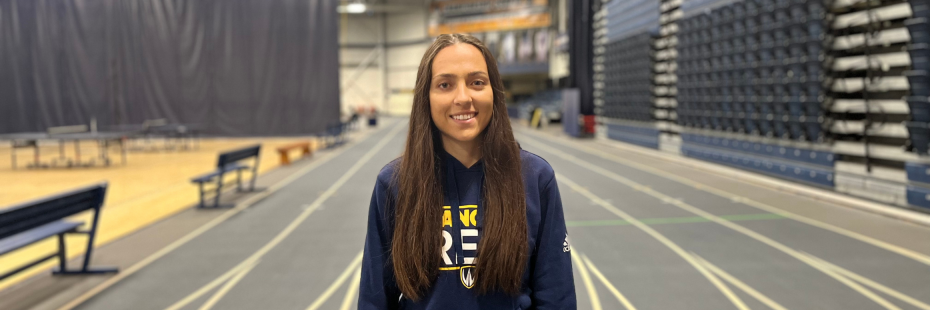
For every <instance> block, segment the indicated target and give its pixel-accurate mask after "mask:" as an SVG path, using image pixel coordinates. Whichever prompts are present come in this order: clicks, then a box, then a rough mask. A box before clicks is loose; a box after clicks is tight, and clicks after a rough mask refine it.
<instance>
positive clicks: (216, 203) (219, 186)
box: [213, 173, 223, 208]
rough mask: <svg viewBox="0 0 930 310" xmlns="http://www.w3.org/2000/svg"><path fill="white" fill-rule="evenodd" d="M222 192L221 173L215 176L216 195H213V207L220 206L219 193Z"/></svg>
mask: <svg viewBox="0 0 930 310" xmlns="http://www.w3.org/2000/svg"><path fill="white" fill-rule="evenodd" d="M222 192H223V173H220V175H219V176H217V177H216V196H214V197H213V207H214V208H219V207H220V193H222Z"/></svg>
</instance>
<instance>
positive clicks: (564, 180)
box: [555, 173, 745, 309]
mask: <svg viewBox="0 0 930 310" xmlns="http://www.w3.org/2000/svg"><path fill="white" fill-rule="evenodd" d="M555 178H556V180H557V181H558V182H559V184H563V183H564V184H565V185H568V187H570V188H572V189H574V190H575V191H576V192H578V193H579V194H581V195H583V196H585V197H587V198H588V199H590V200H591V201H594V202H595V203H597V204H598V205H600V206H601V207H602V208H604V209H606V210H607V211H609V212H610V213H613V214H614V215H617V216H619V217H620V218H622V219H623V220H625V221H627V222H628V223H630V224H632V225H633V226H636V228H639V229H640V230H642V231H643V232H645V233H646V234H648V235H650V236H652V238H655V239H656V240H658V241H659V242H660V243H662V244H663V245H665V246H666V247H668V248H669V249H671V250H672V252H675V254H678V256H680V257H681V258H682V259H684V260H685V261H687V262H688V264H691V267H694V269H696V270H697V271H698V272H699V273H701V275H703V276H704V278H706V279H707V281H710V283H711V284H713V285H714V287H716V288H717V290H719V291H720V293H722V294H723V296H725V297H726V298H727V299H728V300H730V302H731V303H733V305H734V306H736V307H737V308H740V306H739V305H741V304H743V302H742V301H741V300H739V298H738V297H736V296H735V295H733V293H732V292H730V289H729V288H727V287H726V285H723V283H721V282H720V280H718V279H717V278H716V277H714V275H713V274H711V273H710V272H708V271H707V270H706V269H704V268H703V267H702V266H701V265H699V264H698V263H697V261H695V260H694V258H692V257H691V255H689V254H688V252H685V250H684V249H682V248H681V246H679V245H678V244H676V243H675V242H672V240H669V239H668V238H667V237H665V235H663V234H661V233H659V232H658V231H656V230H655V229H653V228H652V227H649V226H648V225H646V224H644V223H643V222H641V221H639V220H638V219H636V218H634V217H633V216H631V215H629V214H627V213H626V212H623V211H622V210H620V209H618V208H617V207H614V205H613V204H610V203H608V202H606V201H604V199H601V198H600V197H598V196H597V195H594V194H593V193H591V192H590V191H588V190H587V189H584V188H582V187H581V186H580V185H578V183H575V182H574V181H572V180H571V179H569V178H567V177H565V176H564V175H561V174H559V173H556V174H555ZM744 306H745V305H744ZM740 309H743V308H740Z"/></svg>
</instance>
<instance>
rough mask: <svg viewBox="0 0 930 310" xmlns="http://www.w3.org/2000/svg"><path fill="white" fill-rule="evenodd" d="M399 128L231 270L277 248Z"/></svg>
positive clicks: (398, 127)
mask: <svg viewBox="0 0 930 310" xmlns="http://www.w3.org/2000/svg"><path fill="white" fill-rule="evenodd" d="M401 128H403V126H397V127H394V129H391V131H390V132H389V133H388V134H387V136H385V137H384V139H383V140H381V141H379V142H378V144H376V145H375V146H374V147H373V148H372V149H371V150H369V151H368V152H367V153H365V155H363V156H362V158H360V159H359V160H358V161H357V162H355V164H354V165H352V167H351V168H349V170H347V171H346V172H345V173H344V174H343V175H342V176H341V177H340V178H339V179H338V180H336V182H335V183H333V185H331V186H330V187H329V188H328V189H327V190H326V191H325V192H323V194H322V195H320V196H319V197H317V198H316V200H314V201H313V203H311V204H310V207H308V208H307V209H306V210H303V212H301V213H300V215H298V216H297V217H296V218H295V219H294V220H293V221H291V223H290V224H288V225H287V226H286V227H285V228H284V229H283V230H281V232H279V233H278V234H277V235H276V236H274V238H272V239H271V240H270V241H268V243H266V244H265V245H264V246H262V247H261V248H260V249H258V251H255V253H253V254H252V255H250V256H249V257H248V258H246V259H245V260H243V261H242V263H239V265H237V266H236V267H233V269H236V268H242V267H241V266H244V265H247V264H248V262H250V261H257V260H259V259H261V258H262V256H264V255H265V254H267V253H268V252H270V251H271V250H272V249H274V248H275V247H276V246H278V244H280V243H281V242H282V241H284V239H285V238H287V237H288V236H290V235H291V233H293V232H294V230H296V229H297V227H299V226H300V225H301V224H303V222H304V221H306V220H307V218H308V217H310V215H311V214H313V211H315V210H316V209H317V208H319V207H320V205H322V204H323V202H325V201H326V200H327V199H329V197H331V196H332V195H333V194H334V193H335V192H336V191H337V190H339V188H341V187H342V185H344V184H345V183H346V182H347V181H348V180H349V178H351V177H352V176H354V175H355V173H356V172H358V170H359V169H361V168H362V166H363V165H365V164H366V163H368V161H369V160H371V158H372V157H374V156H375V154H377V153H378V152H379V151H381V149H382V148H384V146H385V145H387V143H388V142H390V141H391V139H393V138H394V136H395V135H396V134H397V133H398V132H399V131H400V129H401ZM221 277H222V276H221ZM211 283H212V282H211ZM201 291H203V290H202V289H201V290H197V291H195V292H194V293H191V295H188V296H187V297H185V298H184V300H188V299H189V300H194V299H197V298H199V297H200V296H198V295H197V293H198V292H201ZM201 295H202V293H201ZM185 305H186V304H183V305H180V306H179V307H178V308H181V307H183V306H185Z"/></svg>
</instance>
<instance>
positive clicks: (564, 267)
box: [532, 176, 577, 310]
mask: <svg viewBox="0 0 930 310" xmlns="http://www.w3.org/2000/svg"><path fill="white" fill-rule="evenodd" d="M541 196H542V199H540V203H541V204H542V207H543V208H545V209H543V211H544V212H545V214H544V215H543V216H544V217H543V219H542V226H541V227H540V232H539V234H540V235H539V241H538V248H537V249H536V263H535V264H534V267H533V272H532V289H533V293H532V298H533V302H532V303H533V305H534V307H535V308H536V309H540V310H542V309H575V308H576V307H577V306H576V302H575V281H574V279H573V276H572V257H571V253H570V249H569V248H568V232H567V231H566V228H565V214H564V213H563V212H562V196H561V195H560V194H559V187H558V184H557V183H556V181H555V176H553V177H552V179H551V181H549V183H548V185H546V187H545V190H544V191H543V192H542V193H541Z"/></svg>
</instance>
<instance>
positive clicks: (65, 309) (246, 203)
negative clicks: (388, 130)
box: [58, 134, 372, 310]
mask: <svg viewBox="0 0 930 310" xmlns="http://www.w3.org/2000/svg"><path fill="white" fill-rule="evenodd" d="M371 135H372V134H368V135H367V136H365V138H364V139H361V140H357V141H353V142H351V144H350V145H346V146H345V147H343V148H340V149H339V150H336V151H335V152H332V153H328V154H326V155H324V156H322V157H321V158H320V159H319V160H317V161H314V162H313V163H310V164H309V165H307V166H306V167H303V168H301V169H300V170H298V171H297V172H295V173H294V174H293V175H291V176H289V177H287V178H285V179H283V180H281V181H278V183H275V184H274V185H272V186H271V187H269V188H268V189H267V190H265V191H264V192H261V193H258V194H256V195H255V196H252V197H249V198H247V199H246V200H243V201H242V202H241V203H239V204H237V205H236V206H235V207H234V208H232V209H230V210H229V211H226V212H224V213H223V214H220V215H219V216H217V217H216V218H214V219H213V220H210V221H209V222H207V223H205V224H203V225H202V226H200V227H198V228H197V229H195V230H194V231H191V232H190V233H188V234H187V235H184V237H181V239H178V240H176V241H174V242H172V243H171V244H169V245H168V246H166V247H164V248H162V249H161V250H158V252H155V253H152V255H149V256H148V257H146V258H144V259H142V260H141V261H139V262H137V263H135V264H133V265H132V266H129V268H126V269H124V270H120V272H119V273H117V274H116V275H114V276H113V277H111V278H109V279H107V280H106V281H104V282H102V283H100V284H98V285H97V286H95V287H94V288H92V289H90V290H89V291H87V292H85V293H84V294H81V295H80V296H78V297H77V298H75V299H73V300H71V301H70V302H68V303H67V304H65V305H63V306H61V307H59V308H58V310H71V309H74V308H75V307H77V306H79V305H81V304H82V303H84V302H86V301H88V300H90V299H91V298H93V297H94V296H97V294H100V292H103V291H104V290H106V289H108V288H110V287H111V286H113V285H114V284H116V283H118V282H119V281H122V280H123V279H125V278H127V277H129V276H131V275H133V274H134V273H136V272H138V271H139V270H141V269H142V268H145V267H146V266H148V265H150V264H151V263H153V262H155V261H156V260H158V259H160V258H162V257H164V256H165V255H168V253H171V252H173V251H174V250H176V249H177V248H179V247H181V246H182V245H184V244H187V243H188V242H190V241H191V240H194V238H197V237H198V236H200V235H202V234H203V233H205V232H207V231H209V230H210V229H213V227H216V225H219V224H220V223H222V222H224V221H226V220H227V219H229V218H230V217H232V216H234V215H236V214H238V213H239V212H242V210H245V209H247V208H248V207H250V206H252V205H253V204H255V203H256V202H258V201H261V200H262V199H264V198H265V197H268V196H269V195H271V194H273V193H274V192H276V191H277V190H279V189H281V188H282V187H284V186H287V185H288V184H290V183H292V182H294V180H297V178H299V177H301V176H304V175H306V174H307V173H310V171H313V169H316V168H317V167H319V166H322V165H323V164H325V163H327V162H329V161H330V160H331V159H333V158H336V157H337V156H338V155H340V154H342V153H343V152H345V151H346V150H347V149H349V148H351V147H353V146H355V145H357V144H359V143H361V142H362V141H365V140H367V139H368V138H369V137H371Z"/></svg>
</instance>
